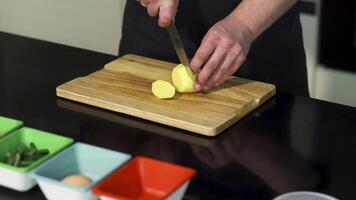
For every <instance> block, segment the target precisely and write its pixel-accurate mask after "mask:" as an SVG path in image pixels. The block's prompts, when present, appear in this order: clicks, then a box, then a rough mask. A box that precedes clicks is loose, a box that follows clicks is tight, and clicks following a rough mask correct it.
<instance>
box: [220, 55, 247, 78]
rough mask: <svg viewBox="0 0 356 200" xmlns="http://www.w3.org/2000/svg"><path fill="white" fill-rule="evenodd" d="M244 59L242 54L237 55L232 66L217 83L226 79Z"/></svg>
mask: <svg viewBox="0 0 356 200" xmlns="http://www.w3.org/2000/svg"><path fill="white" fill-rule="evenodd" d="M244 61H245V58H243V57H242V56H239V57H238V58H237V59H236V61H235V63H234V64H233V66H232V67H231V68H230V69H229V70H228V71H227V73H226V74H225V75H224V77H223V78H222V79H221V80H219V82H218V83H217V84H218V85H219V84H222V83H223V82H224V81H226V80H228V79H229V78H230V77H231V76H232V75H233V74H234V73H235V72H236V71H237V70H238V69H239V68H240V67H241V65H242V63H243V62H244Z"/></svg>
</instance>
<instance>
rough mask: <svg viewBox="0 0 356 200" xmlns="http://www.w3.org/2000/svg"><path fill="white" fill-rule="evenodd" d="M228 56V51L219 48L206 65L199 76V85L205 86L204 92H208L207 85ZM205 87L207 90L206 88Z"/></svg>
mask: <svg viewBox="0 0 356 200" xmlns="http://www.w3.org/2000/svg"><path fill="white" fill-rule="evenodd" d="M226 54H227V50H226V49H224V48H222V47H221V46H218V47H217V49H215V51H214V53H213V55H212V56H211V57H210V58H209V60H208V61H207V62H206V63H205V64H204V66H203V68H202V70H201V71H200V72H199V74H198V80H199V83H200V84H202V85H204V86H203V90H207V89H209V88H207V87H209V85H207V84H206V83H207V81H208V80H209V78H210V76H211V75H212V74H213V72H214V71H215V70H216V69H217V68H218V67H219V66H220V65H221V64H222V63H223V61H224V59H225V57H226ZM204 87H205V88H204Z"/></svg>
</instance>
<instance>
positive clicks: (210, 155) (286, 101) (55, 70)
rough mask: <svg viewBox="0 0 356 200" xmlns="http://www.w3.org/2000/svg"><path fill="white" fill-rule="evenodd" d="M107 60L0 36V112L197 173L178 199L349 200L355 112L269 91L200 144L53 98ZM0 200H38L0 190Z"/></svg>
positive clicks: (354, 181)
mask: <svg viewBox="0 0 356 200" xmlns="http://www.w3.org/2000/svg"><path fill="white" fill-rule="evenodd" d="M114 59H115V57H113V56H110V55H105V54H100V53H96V52H91V51H86V50H82V49H77V48H72V47H68V46H63V45H57V44H53V43H48V42H44V41H39V40H34V39H28V38H24V37H20V36H15V35H10V34H6V33H1V32H0V91H1V93H0V115H2V116H7V117H11V118H15V119H19V120H22V121H24V122H25V125H26V126H30V127H33V128H37V129H41V130H45V131H50V132H54V133H58V134H61V135H65V136H69V137H72V138H74V139H76V140H77V141H81V142H85V143H89V144H94V145H97V146H101V147H105V148H109V149H113V150H116V151H121V152H125V153H129V154H132V155H143V156H148V157H152V158H157V159H160V160H164V161H168V162H171V163H177V164H181V165H185V166H189V167H193V168H195V169H197V171H198V174H197V177H196V178H195V179H194V180H193V181H192V182H191V185H190V186H189V188H188V190H187V193H186V196H185V199H187V200H191V199H192V200H193V199H204V200H205V199H207V200H209V199H229V200H232V199H272V198H273V197H275V196H277V195H278V194H281V193H285V192H289V191H297V190H311V191H321V192H324V193H327V194H331V195H333V196H335V197H337V198H340V199H355V196H356V195H355V194H354V187H355V185H356V170H355V169H356V159H355V158H356V109H355V108H352V107H347V106H342V105H337V104H333V103H328V102H323V101H318V100H314V99H311V98H306V97H301V96H295V95H291V94H286V93H281V92H277V95H276V96H275V97H274V98H273V99H271V100H270V101H268V102H267V103H265V104H264V105H262V106H261V107H260V108H259V109H257V110H256V111H254V112H253V113H251V114H250V115H248V116H247V117H245V118H244V119H243V120H241V121H240V122H238V123H236V124H235V125H233V126H232V127H231V128H229V129H228V130H226V131H225V132H223V133H222V134H221V135H220V136H218V137H214V138H206V137H202V136H198V135H195V134H192V133H188V132H185V131H181V130H178V129H174V128H170V127H166V126H163V125H159V124H156V123H152V122H148V121H145V120H141V119H137V118H134V117H130V116H126V115H122V114H117V113H113V112H110V111H105V110H102V109H97V108H94V107H91V106H86V105H83V104H79V103H75V102H71V101H68V100H64V99H60V98H57V97H56V95H55V88H56V87H57V86H58V85H60V84H62V83H64V82H66V81H69V80H72V79H73V78H76V77H79V76H84V75H86V74H89V73H91V72H94V71H96V70H98V69H100V68H101V67H103V65H104V64H105V63H108V62H109V61H111V60H114ZM0 199H1V200H22V199H23V200H41V199H44V196H43V195H42V193H41V192H40V190H39V189H38V188H35V189H33V190H31V191H30V192H27V193H19V192H15V191H11V190H9V189H6V188H1V187H0Z"/></svg>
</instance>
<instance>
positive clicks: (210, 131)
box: [56, 84, 215, 136]
mask: <svg viewBox="0 0 356 200" xmlns="http://www.w3.org/2000/svg"><path fill="white" fill-rule="evenodd" d="M64 85H65V84H63V85H61V86H59V87H57V88H56V95H57V96H58V97H61V98H65V99H69V100H72V101H76V102H80V103H83V104H87V105H91V106H95V107H98V108H103V109H106V110H111V111H114V112H119V113H123V114H126V115H130V116H136V117H138V118H141V119H145V120H148V121H154V122H157V123H160V124H164V125H167V126H172V127H175V128H178V129H183V130H187V131H190V132H194V133H198V134H202V135H205V136H215V134H214V133H215V131H214V128H209V127H205V126H201V125H197V124H191V123H189V122H187V121H181V120H177V119H175V118H170V117H166V116H162V115H158V114H155V113H151V112H145V111H142V110H139V109H136V108H128V107H125V106H120V105H117V104H115V105H114V104H112V103H110V102H107V101H104V100H101V99H98V98H88V97H86V96H84V95H80V94H77V93H73V92H70V91H67V90H65V89H62V87H63V86H64ZM93 99H95V101H93ZM132 113H135V115H132ZM137 113H139V114H137ZM147 116H150V117H147ZM172 121H175V122H177V121H178V122H179V124H180V125H181V126H177V125H176V124H175V123H172Z"/></svg>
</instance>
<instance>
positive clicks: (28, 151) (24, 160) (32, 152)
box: [3, 142, 49, 167]
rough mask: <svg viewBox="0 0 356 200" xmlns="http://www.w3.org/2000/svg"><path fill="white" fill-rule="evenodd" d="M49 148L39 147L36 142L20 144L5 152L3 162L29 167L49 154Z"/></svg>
mask: <svg viewBox="0 0 356 200" xmlns="http://www.w3.org/2000/svg"><path fill="white" fill-rule="evenodd" d="M48 154H49V151H48V149H40V150H39V149H38V148H37V147H36V145H35V144H34V143H32V142H31V143H30V145H29V146H27V145H20V146H18V147H16V148H15V149H14V150H13V151H9V152H7V153H6V154H5V159H3V162H4V163H6V164H8V165H11V166H14V167H27V166H30V165H31V164H32V163H34V162H36V161H37V160H39V159H41V158H43V157H44V156H46V155H48Z"/></svg>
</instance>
